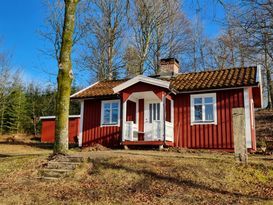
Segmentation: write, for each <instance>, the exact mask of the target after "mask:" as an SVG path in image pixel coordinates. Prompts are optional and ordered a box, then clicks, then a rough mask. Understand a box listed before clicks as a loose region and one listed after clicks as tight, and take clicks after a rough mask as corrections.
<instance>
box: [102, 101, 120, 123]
mask: <svg viewBox="0 0 273 205" xmlns="http://www.w3.org/2000/svg"><path fill="white" fill-rule="evenodd" d="M106 103H111V104H112V103H118V122H117V123H116V124H104V119H103V116H104V109H103V108H104V104H106ZM110 107H112V106H110ZM100 113H101V118H100V119H101V120H100V126H101V127H108V126H120V100H103V101H101V112H100ZM111 113H112V110H111V111H110V118H111Z"/></svg>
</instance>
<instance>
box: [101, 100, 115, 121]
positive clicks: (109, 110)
mask: <svg viewBox="0 0 273 205" xmlns="http://www.w3.org/2000/svg"><path fill="white" fill-rule="evenodd" d="M101 124H102V125H118V124H119V100H109V101H102V104H101Z"/></svg>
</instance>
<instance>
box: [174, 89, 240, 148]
mask: <svg viewBox="0 0 273 205" xmlns="http://www.w3.org/2000/svg"><path fill="white" fill-rule="evenodd" d="M216 95H217V125H193V126H191V124H190V120H191V118H190V94H179V95H177V96H176V97H175V100H174V127H175V129H174V135H175V146H177V147H187V148H213V149H233V134H232V133H233V130H232V118H231V116H232V108H237V107H244V95H243V89H238V90H226V91H217V92H216Z"/></svg>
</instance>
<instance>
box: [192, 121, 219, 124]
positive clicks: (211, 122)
mask: <svg viewBox="0 0 273 205" xmlns="http://www.w3.org/2000/svg"><path fill="white" fill-rule="evenodd" d="M191 125H217V122H215V121H198V122H191Z"/></svg>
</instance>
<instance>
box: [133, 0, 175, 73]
mask: <svg viewBox="0 0 273 205" xmlns="http://www.w3.org/2000/svg"><path fill="white" fill-rule="evenodd" d="M169 5H170V4H169V2H168V1H164V0H134V5H133V7H132V8H133V9H132V10H133V11H132V16H131V18H130V25H131V26H132V30H133V42H131V43H132V45H133V46H134V47H135V49H136V50H137V52H138V59H139V62H138V70H137V72H136V75H139V74H143V73H144V72H145V63H146V61H147V57H148V54H149V51H150V47H151V42H152V40H153V32H154V31H155V29H156V28H157V31H158V32H157V34H158V41H161V36H160V35H161V34H160V33H161V31H162V29H161V25H164V24H165V23H166V21H167V20H168V18H169V15H170V12H169Z"/></svg>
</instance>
